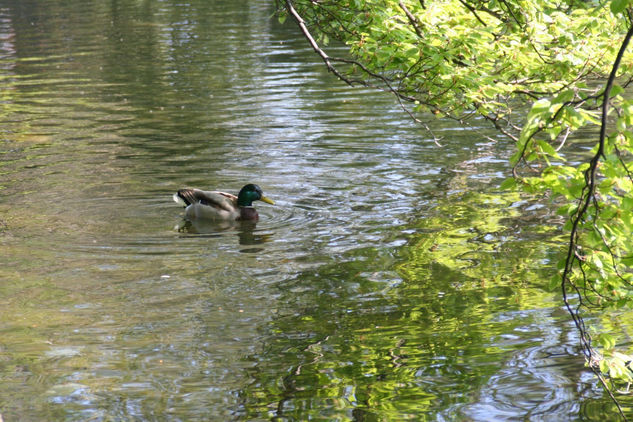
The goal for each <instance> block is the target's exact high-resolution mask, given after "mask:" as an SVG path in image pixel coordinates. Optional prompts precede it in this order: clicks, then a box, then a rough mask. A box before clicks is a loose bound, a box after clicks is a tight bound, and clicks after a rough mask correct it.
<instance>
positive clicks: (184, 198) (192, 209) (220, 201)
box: [173, 183, 275, 221]
mask: <svg viewBox="0 0 633 422" xmlns="http://www.w3.org/2000/svg"><path fill="white" fill-rule="evenodd" d="M173 199H174V201H175V202H176V203H178V204H180V205H182V206H184V207H185V218H186V219H188V220H215V221H258V220H259V214H258V213H257V210H256V209H255V207H254V206H253V201H263V202H265V203H267V204H271V205H274V204H275V202H273V201H272V200H271V199H269V198H267V197H265V196H264V193H263V191H262V188H260V187H259V186H258V185H256V184H253V183H249V184H247V185H245V186H244V187H243V188H242V189H241V190H240V192H239V193H238V194H237V196H235V195H233V194H230V193H226V192H220V191H205V190H200V189H193V188H185V189H179V190H178V192H176V193H175V194H174V196H173Z"/></svg>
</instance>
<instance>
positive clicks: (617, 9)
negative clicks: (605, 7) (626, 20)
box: [610, 0, 629, 15]
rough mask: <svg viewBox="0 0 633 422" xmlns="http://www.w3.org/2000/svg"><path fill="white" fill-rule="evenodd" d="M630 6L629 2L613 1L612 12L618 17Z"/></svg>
mask: <svg viewBox="0 0 633 422" xmlns="http://www.w3.org/2000/svg"><path fill="white" fill-rule="evenodd" d="M628 5H629V0H611V5H610V7H611V12H612V13H613V14H614V15H617V14H618V13H622V12H623V11H624V9H626V6H628Z"/></svg>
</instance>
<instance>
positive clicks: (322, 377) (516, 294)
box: [242, 194, 549, 420]
mask: <svg viewBox="0 0 633 422" xmlns="http://www.w3.org/2000/svg"><path fill="white" fill-rule="evenodd" d="M518 199H519V198H518V195H514V194H513V195H509V196H501V195H497V196H494V195H483V194H481V195H480V194H467V195H466V196H465V197H464V198H462V201H463V202H451V203H449V204H447V205H445V206H442V207H440V208H438V209H436V210H434V211H432V212H431V214H432V216H431V217H429V218H428V219H426V220H423V221H422V222H420V223H418V224H416V225H414V226H411V227H408V228H405V230H406V231H407V232H413V233H415V234H412V235H409V236H408V238H409V245H408V246H406V247H404V248H402V250H397V251H393V250H389V249H382V250H381V249H380V248H364V249H359V250H354V251H350V252H349V253H348V255H347V256H346V258H347V259H346V260H345V262H343V263H337V264H336V265H332V266H324V267H321V268H319V269H318V270H317V271H316V272H306V273H304V274H301V275H300V276H299V277H297V279H296V280H295V281H294V285H292V286H288V289H289V291H291V292H292V294H289V295H288V297H287V299H288V300H292V301H293V302H298V303H295V304H293V307H292V309H297V308H300V309H302V310H301V311H300V312H297V313H293V314H290V315H286V316H280V317H279V318H278V319H276V320H274V321H273V322H272V323H271V338H270V340H269V341H268V343H267V346H266V351H265V353H266V355H267V356H272V355H275V354H278V355H279V359H278V361H276V362H272V361H270V360H266V359H259V358H257V357H254V358H253V361H255V362H259V363H258V366H257V367H256V368H254V369H253V373H252V376H253V378H254V382H253V384H252V385H251V387H249V388H248V389H246V390H244V391H242V394H243V398H244V400H245V403H246V409H247V412H248V413H249V416H259V417H261V416H262V415H264V416H265V417H272V416H277V417H280V418H290V419H294V418H299V417H300V418H302V419H306V418H307V417H308V416H307V415H309V416H312V417H322V418H326V419H330V420H332V419H336V420H352V419H354V418H356V419H360V418H366V420H402V419H407V418H416V419H419V418H420V417H422V415H425V414H427V415H431V414H433V413H436V412H441V411H445V410H446V409H447V408H449V407H450V406H453V405H455V404H458V403H463V402H466V401H468V400H469V398H468V397H469V395H471V394H477V393H478V392H479V391H480V390H481V389H482V388H485V387H484V385H485V383H486V382H488V380H489V378H490V377H491V375H493V374H494V373H495V371H496V370H498V368H499V363H500V362H502V361H503V360H505V359H508V356H507V355H506V353H507V350H504V348H503V347H502V346H499V345H495V343H494V341H492V340H491V339H493V338H495V337H497V336H501V335H503V334H504V333H507V332H509V331H512V330H513V329H514V328H515V327H516V326H519V325H521V324H523V323H524V321H522V320H521V318H515V319H510V320H507V321H504V322H503V323H500V322H497V321H496V320H495V318H497V316H498V315H499V314H500V313H504V312H507V311H508V310H509V309H533V308H535V307H543V306H547V305H544V304H545V303H547V302H548V297H549V296H548V295H547V294H546V293H543V292H542V291H540V290H537V289H533V288H531V287H530V285H532V284H537V282H538V280H539V279H540V278H542V277H541V276H540V274H538V273H536V272H535V271H534V268H539V266H538V265H536V262H537V261H538V260H540V259H545V258H546V256H545V254H546V252H545V251H546V250H547V245H544V244H543V243H542V242H540V241H534V242H529V243H525V242H521V241H519V240H518V239H517V238H515V237H514V231H515V229H514V228H513V227H506V226H505V225H504V221H510V220H509V219H508V218H509V217H512V216H514V215H515V214H516V213H517V211H515V210H514V209H513V208H512V207H510V205H511V204H512V203H513V202H514V201H517V200H518ZM451 219H452V221H447V220H451ZM448 227H450V228H448ZM394 252H396V256H395V260H393V259H386V258H385V256H393V254H394ZM500 258H503V259H500ZM507 275H509V276H507ZM345 280H348V281H346V282H345ZM342 283H344V284H342ZM297 292H300V293H297ZM528 292H529V294H528ZM282 302H283V300H282ZM271 349H272V350H271ZM275 351H276V352H277V353H275Z"/></svg>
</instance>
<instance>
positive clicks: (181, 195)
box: [172, 189, 190, 207]
mask: <svg viewBox="0 0 633 422" xmlns="http://www.w3.org/2000/svg"><path fill="white" fill-rule="evenodd" d="M187 190H189V189H180V190H179V191H178V192H176V193H175V194H174V196H172V198H173V199H174V202H175V203H177V204H180V205H182V206H183V207H187V206H189V204H190V202H189V201H188V200H187V195H186V191H187Z"/></svg>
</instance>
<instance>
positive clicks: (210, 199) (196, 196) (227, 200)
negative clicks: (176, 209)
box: [174, 189, 237, 212]
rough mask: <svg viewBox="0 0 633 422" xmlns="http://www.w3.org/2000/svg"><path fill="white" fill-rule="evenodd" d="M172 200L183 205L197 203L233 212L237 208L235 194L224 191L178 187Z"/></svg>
mask: <svg viewBox="0 0 633 422" xmlns="http://www.w3.org/2000/svg"><path fill="white" fill-rule="evenodd" d="M179 199H180V200H179ZM174 200H175V201H176V202H178V203H181V204H183V205H184V206H189V205H191V204H198V203H199V204H202V205H208V206H210V207H214V208H217V209H221V210H225V211H228V212H233V211H235V210H236V209H237V196H235V195H232V194H230V193H226V192H218V191H205V190H200V189H180V190H179V191H178V192H177V193H176V195H174Z"/></svg>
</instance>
